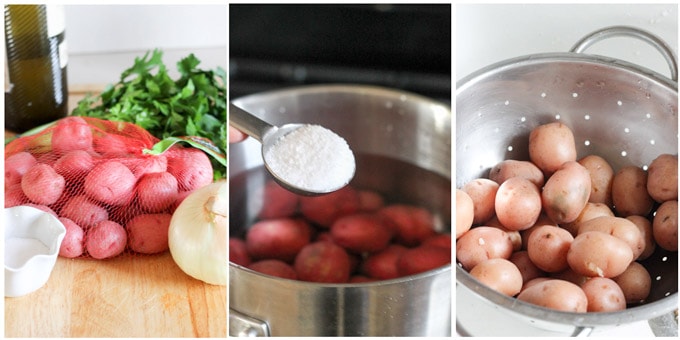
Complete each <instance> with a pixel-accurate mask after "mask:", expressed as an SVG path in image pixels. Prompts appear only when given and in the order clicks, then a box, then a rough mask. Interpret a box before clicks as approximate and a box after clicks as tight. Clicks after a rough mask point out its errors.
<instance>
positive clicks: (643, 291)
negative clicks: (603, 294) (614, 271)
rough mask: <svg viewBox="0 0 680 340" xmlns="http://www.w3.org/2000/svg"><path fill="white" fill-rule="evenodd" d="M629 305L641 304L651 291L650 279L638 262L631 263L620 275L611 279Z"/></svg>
mask: <svg viewBox="0 0 680 340" xmlns="http://www.w3.org/2000/svg"><path fill="white" fill-rule="evenodd" d="M613 280H614V282H616V283H617V284H618V285H619V287H621V290H622V291H623V295H624V296H625V298H626V302H628V303H631V304H637V303H643V302H645V300H647V297H648V296H649V293H650V291H651V289H652V277H651V276H650V275H649V272H648V271H647V269H645V267H644V266H643V265H642V264H640V263H639V262H632V263H631V264H630V265H629V266H628V268H626V270H625V271H624V272H623V273H621V275H619V276H616V277H614V278H613Z"/></svg>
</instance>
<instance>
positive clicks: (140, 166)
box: [118, 155, 168, 179]
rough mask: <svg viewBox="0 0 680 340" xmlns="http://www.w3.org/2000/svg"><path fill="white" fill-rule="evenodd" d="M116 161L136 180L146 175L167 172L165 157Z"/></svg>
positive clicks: (150, 156) (155, 156) (156, 156)
mask: <svg viewBox="0 0 680 340" xmlns="http://www.w3.org/2000/svg"><path fill="white" fill-rule="evenodd" d="M118 161H119V162H121V163H123V164H124V165H125V166H127V167H128V169H130V171H132V174H134V175H135V178H137V179H139V178H141V177H142V176H144V175H146V174H153V173H157V172H167V171H168V158H167V157H165V155H146V156H136V157H135V158H129V159H118Z"/></svg>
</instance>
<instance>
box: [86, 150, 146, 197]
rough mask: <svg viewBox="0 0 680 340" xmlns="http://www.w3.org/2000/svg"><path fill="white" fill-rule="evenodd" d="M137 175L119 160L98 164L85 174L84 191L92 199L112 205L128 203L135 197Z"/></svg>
mask: <svg viewBox="0 0 680 340" xmlns="http://www.w3.org/2000/svg"><path fill="white" fill-rule="evenodd" d="M136 183H137V180H136V179H135V175H134V174H133V173H132V171H130V169H128V168H127V167H126V166H125V165H123V164H122V163H120V162H117V161H111V160H110V161H105V162H102V163H99V164H97V165H96V166H95V167H94V168H93V169H92V171H90V173H89V174H87V176H85V182H84V187H83V188H84V191H85V193H86V194H87V195H88V196H89V197H90V198H92V199H94V200H96V201H98V202H101V203H104V204H110V205H118V206H120V205H126V204H129V203H130V202H131V201H132V198H133V197H134V194H135V191H134V188H135V184H136Z"/></svg>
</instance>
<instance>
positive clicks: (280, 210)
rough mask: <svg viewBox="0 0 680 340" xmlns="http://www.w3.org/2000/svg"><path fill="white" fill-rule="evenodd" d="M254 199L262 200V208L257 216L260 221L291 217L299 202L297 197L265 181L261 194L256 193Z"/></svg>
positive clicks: (276, 184) (272, 182)
mask: <svg viewBox="0 0 680 340" xmlns="http://www.w3.org/2000/svg"><path fill="white" fill-rule="evenodd" d="M255 197H258V198H261V200H262V204H261V206H262V208H260V213H259V214H258V218H259V219H261V220H268V219H273V218H281V217H290V216H293V214H295V212H296V211H297V210H298V204H299V202H300V197H299V196H298V195H296V194H294V193H292V192H290V191H289V190H286V189H285V188H283V187H282V186H280V185H279V184H278V183H276V182H275V181H267V182H266V183H265V184H264V186H263V187H262V189H261V193H257V194H256V195H255Z"/></svg>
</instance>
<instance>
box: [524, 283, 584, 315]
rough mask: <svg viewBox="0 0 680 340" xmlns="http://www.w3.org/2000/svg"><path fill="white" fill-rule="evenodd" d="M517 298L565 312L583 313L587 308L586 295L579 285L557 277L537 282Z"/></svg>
mask: <svg viewBox="0 0 680 340" xmlns="http://www.w3.org/2000/svg"><path fill="white" fill-rule="evenodd" d="M517 299H518V300H521V301H524V302H528V303H531V304H535V305H538V306H541V307H545V308H550V309H555V310H560V311H565V312H574V313H585V312H586V311H587V310H588V297H587V296H586V294H585V293H584V292H583V290H582V289H581V287H579V286H577V285H575V284H573V283H571V282H568V281H564V280H558V279H548V280H542V281H540V282H537V283H535V284H533V285H531V286H529V287H527V288H525V289H524V290H523V291H522V292H521V293H519V295H518V296H517Z"/></svg>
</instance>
